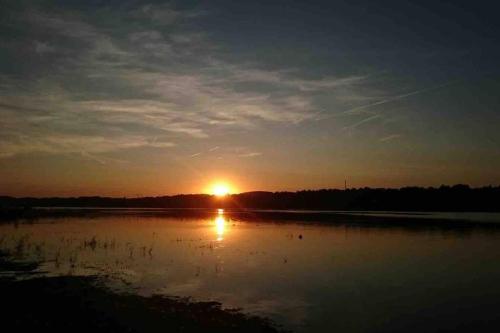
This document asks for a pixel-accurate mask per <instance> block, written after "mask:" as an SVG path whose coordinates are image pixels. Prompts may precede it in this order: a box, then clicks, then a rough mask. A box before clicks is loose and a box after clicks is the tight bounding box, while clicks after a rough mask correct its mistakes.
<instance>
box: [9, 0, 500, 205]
mask: <svg viewBox="0 0 500 333" xmlns="http://www.w3.org/2000/svg"><path fill="white" fill-rule="evenodd" d="M438 2H439V3H438ZM493 3H494V2H493V1H488V2H486V1H464V2H461V1H412V2H409V1H384V2H378V1H357V0H352V1H333V0H332V1H324V2H323V1H269V0H267V1H234V0H228V1H216V0H214V1H177V2H175V1H174V2H151V1H147V2H143V1H126V0H122V1H89V0H86V1H84V0H82V1H19V0H18V1H0V195H15V196H28V195H29V196H55V195H59V196H69V195H112V196H136V195H141V196H142V195H162V194H175V193H200V192H206V189H207V188H209V187H210V186H212V184H214V183H216V182H223V183H225V184H229V186H230V188H231V191H237V192H241V191H250V190H272V191H277V190H299V189H318V188H329V187H332V188H343V187H344V179H347V182H348V186H352V187H364V186H370V187H400V186H406V185H418V186H439V185H441V184H454V183H468V184H470V185H473V186H481V185H489V184H492V185H499V184H500V60H499V59H500V23H499V22H500V21H499V20H498V13H499V9H500V8H497V6H495V5H493Z"/></svg>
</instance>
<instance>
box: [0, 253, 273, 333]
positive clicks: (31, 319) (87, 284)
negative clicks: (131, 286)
mask: <svg viewBox="0 0 500 333" xmlns="http://www.w3.org/2000/svg"><path fill="white" fill-rule="evenodd" d="M35 268H36V265H35V264H21V263H16V262H12V261H10V260H9V259H8V257H6V256H5V254H2V255H0V273H1V274H0V295H2V302H1V305H0V307H1V308H0V310H1V315H2V319H3V320H2V326H3V327H4V328H10V329H11V330H10V331H13V330H21V331H32V330H39V329H42V328H43V329H47V330H50V331H52V332H63V331H64V332H75V331H76V332H82V331H87V332H159V331H164V332H214V333H215V332H269V333H271V332H279V330H277V329H275V328H274V327H272V325H271V323H270V322H269V321H267V320H266V319H263V318H259V317H250V316H246V315H244V314H242V313H241V312H239V311H236V310H223V309H221V305H220V304H219V303H216V302H191V301H189V300H187V299H176V298H166V297H162V296H153V297H141V296H137V295H134V294H132V293H115V292H113V291H111V290H109V289H108V288H106V287H105V286H104V285H103V283H102V281H100V280H99V279H98V278H96V277H77V276H61V277H33V276H32V277H31V278H30V279H24V280H22V279H21V280H19V279H15V278H13V277H12V274H7V273H8V272H11V273H12V272H14V273H15V275H16V276H18V277H19V276H22V275H27V274H29V275H33V270H34V269H35Z"/></svg>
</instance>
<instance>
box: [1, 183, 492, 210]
mask: <svg viewBox="0 0 500 333" xmlns="http://www.w3.org/2000/svg"><path fill="white" fill-rule="evenodd" d="M0 207H4V208H9V207H23V208H30V207H131V208H139V207H140V208H228V209H230V208H233V209H245V208H246V209H304V210H313V209H314V210H392V211H500V187H491V186H489V187H481V188H471V187H469V186H467V185H454V186H441V187H439V188H421V187H404V188H400V189H384V188H360V189H347V190H336V189H329V190H315V191H298V192H246V193H241V194H233V195H230V196H227V197H224V198H219V197H215V196H212V195H207V194H187V195H174V196H160V197H141V198H109V197H97V196H96V197H75V198H14V197H7V196H3V197H0Z"/></svg>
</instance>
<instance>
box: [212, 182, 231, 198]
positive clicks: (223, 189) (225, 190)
mask: <svg viewBox="0 0 500 333" xmlns="http://www.w3.org/2000/svg"><path fill="white" fill-rule="evenodd" d="M229 191H230V190H229V186H227V185H226V184H215V185H214V186H213V187H212V194H213V195H216V196H218V197H223V196H226V195H227V194H229Z"/></svg>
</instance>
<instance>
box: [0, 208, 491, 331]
mask: <svg viewBox="0 0 500 333" xmlns="http://www.w3.org/2000/svg"><path fill="white" fill-rule="evenodd" d="M290 214H293V213H290ZM297 214H302V215H297V216H298V217H297V218H292V219H290V218H283V216H281V215H280V214H276V215H272V214H271V215H270V216H266V217H265V218H263V217H262V216H261V215H259V214H257V213H255V214H253V213H252V212H246V213H245V214H238V213H237V212H224V211H223V210H218V211H203V212H201V211H199V212H198V211H197V212H194V213H192V212H191V213H186V214H184V213H182V214H181V213H180V211H174V212H173V213H172V212H166V211H165V212H164V211H138V210H113V211H112V210H107V211H104V212H100V213H96V214H81V216H79V215H76V214H75V216H72V215H68V216H59V217H50V216H47V217H43V218H39V219H36V220H29V221H24V222H19V223H3V224H0V250H3V251H8V252H10V253H12V254H13V256H14V257H16V258H17V259H19V260H36V261H38V262H40V263H41V265H40V267H39V269H38V271H39V272H40V274H43V275H47V276H54V275H68V274H69V275H99V276H101V277H102V278H103V280H104V281H106V283H107V284H108V286H109V287H111V288H113V289H115V290H117V291H121V290H128V291H130V290H133V292H135V293H138V294H140V295H153V294H161V295H167V296H181V297H185V296H188V297H192V299H193V300H202V301H203V300H215V301H219V302H221V303H222V304H223V306H224V307H225V308H241V309H242V311H243V312H245V313H249V314H257V315H260V316H264V317H268V318H270V319H271V320H272V321H273V322H275V323H276V324H277V325H279V326H282V327H284V328H286V329H290V330H293V331H295V332H331V331H335V330H337V331H340V332H377V331H380V332H386V331H414V332H423V331H425V332H429V331H440V330H450V331H453V330H477V329H483V330H484V329H486V328H496V329H498V328H499V327H500V314H499V312H500V311H499V305H500V301H499V300H500V284H499V281H500V228H495V227H492V225H493V224H494V223H495V222H497V221H498V220H500V219H498V217H499V215H498V214H497V215H495V214H486V215H484V214H483V215H481V214H476V215H474V214H473V216H472V217H471V214H464V215H463V218H461V215H460V213H455V214H453V215H452V216H451V217H448V218H447V217H446V214H444V215H443V214H441V215H439V214H437V215H433V214H411V215H408V216H406V215H405V214H395V213H390V212H386V213H383V214H382V213H378V214H374V213H359V214H355V213H349V214H344V213H342V214H340V213H339V214H338V215H337V214H333V213H332V214H329V215H327V216H321V213H317V214H316V215H314V214H313V215H312V217H311V218H307V219H306V218H304V219H302V216H305V215H304V214H306V213H304V212H297ZM373 215H376V216H375V217H374V216H373ZM349 216H351V217H349ZM352 216H355V219H354V220H350V218H352ZM420 216H422V217H423V218H422V219H420ZM433 217H434V218H439V220H435V221H434V220H432V218H433ZM483 218H484V222H487V223H485V224H484V225H482V224H479V225H478V224H473V223H472V222H471V221H476V222H481V221H482V219H483ZM406 219H408V221H410V219H412V220H411V223H408V224H406V223H404V222H405V220H406ZM454 219H461V220H462V222H461V223H459V224H457V227H454V226H453V223H454V222H453V220H454ZM429 220H432V221H433V222H432V223H429V222H428V221H429ZM372 221H373V222H372ZM392 221H395V222H394V223H392ZM420 221H421V222H420ZM467 223H471V225H470V226H469V225H467ZM24 278H26V277H24Z"/></svg>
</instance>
